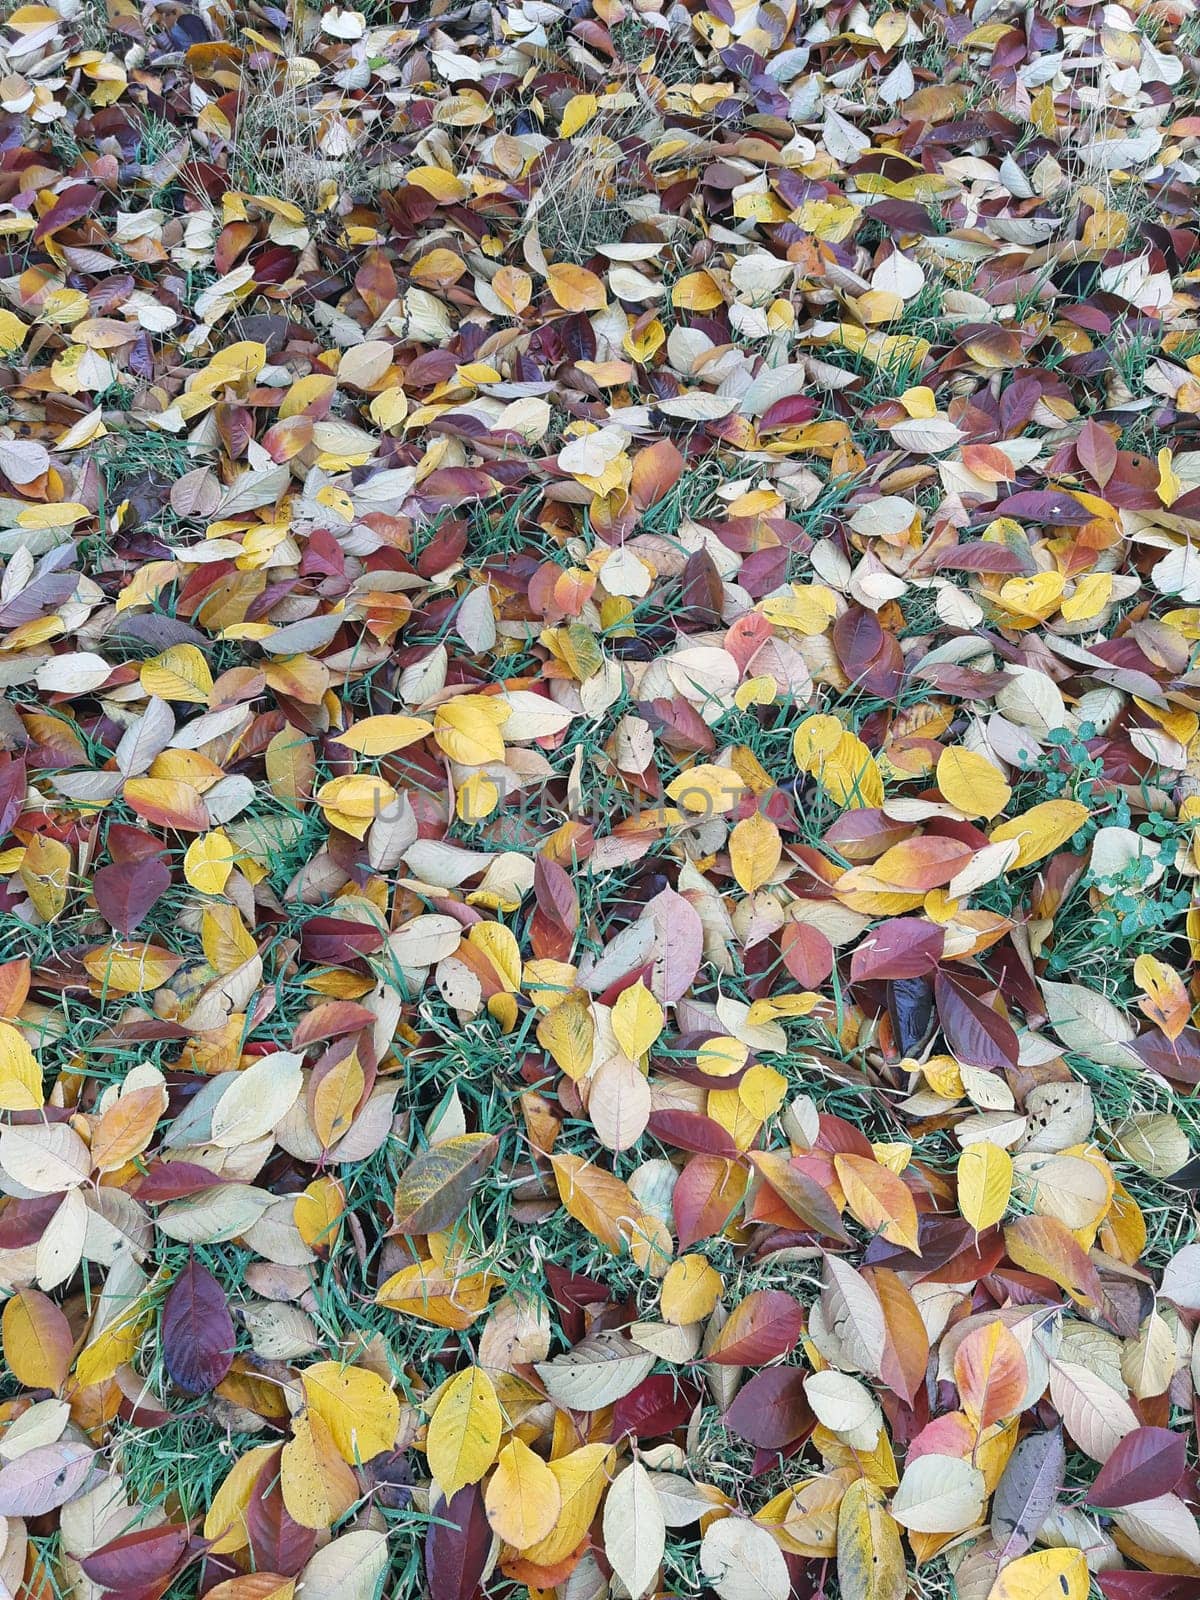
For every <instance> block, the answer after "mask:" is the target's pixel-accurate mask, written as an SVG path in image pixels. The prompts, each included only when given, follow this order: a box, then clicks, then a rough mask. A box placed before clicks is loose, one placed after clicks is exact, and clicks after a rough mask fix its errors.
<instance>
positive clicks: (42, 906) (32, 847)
mask: <svg viewBox="0 0 1200 1600" xmlns="http://www.w3.org/2000/svg"><path fill="white" fill-rule="evenodd" d="M20 876H21V882H22V883H23V884H24V885H25V892H26V894H27V895H28V896H29V898H30V899H31V900H32V901H33V908H34V910H35V911H36V912H37V914H38V916H39V917H41V919H42V921H43V922H53V921H54V920H55V919H56V918H57V917H59V916H60V915H61V914H62V910H63V907H64V906H65V905H66V903H67V890H68V889H69V888H70V884H71V852H70V850H69V849H68V848H67V846H66V845H65V844H63V842H62V841H61V840H60V839H52V838H51V837H50V836H49V834H45V833H35V834H34V836H33V838H32V839H30V841H29V843H28V844H27V845H26V847H25V854H24V856H23V858H22V860H21V869H20Z"/></svg>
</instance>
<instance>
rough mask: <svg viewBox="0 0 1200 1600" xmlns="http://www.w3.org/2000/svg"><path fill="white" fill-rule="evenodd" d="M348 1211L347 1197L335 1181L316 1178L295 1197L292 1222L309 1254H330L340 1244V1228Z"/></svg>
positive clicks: (333, 1179) (334, 1179)
mask: <svg viewBox="0 0 1200 1600" xmlns="http://www.w3.org/2000/svg"><path fill="white" fill-rule="evenodd" d="M345 1209H346V1196H345V1194H344V1192H343V1190H342V1186H341V1184H340V1183H338V1181H337V1179H336V1178H314V1179H313V1181H312V1182H311V1183H310V1184H309V1186H308V1188H307V1189H304V1190H302V1192H301V1193H300V1194H298V1195H297V1196H296V1209H295V1211H294V1212H293V1213H292V1220H293V1222H294V1223H295V1224H296V1231H297V1232H298V1233H299V1235H300V1237H301V1238H302V1239H303V1240H304V1242H305V1244H306V1245H307V1246H308V1248H309V1249H310V1250H320V1251H325V1252H328V1251H329V1250H330V1249H331V1247H332V1246H333V1245H334V1244H335V1243H336V1241H337V1228H338V1223H339V1222H340V1220H341V1218H342V1215H343V1214H344V1212H345Z"/></svg>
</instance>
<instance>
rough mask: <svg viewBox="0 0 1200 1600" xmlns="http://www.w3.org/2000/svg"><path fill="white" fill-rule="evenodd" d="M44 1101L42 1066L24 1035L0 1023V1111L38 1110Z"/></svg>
mask: <svg viewBox="0 0 1200 1600" xmlns="http://www.w3.org/2000/svg"><path fill="white" fill-rule="evenodd" d="M45 1103H46V1097H45V1095H44V1093H43V1092H42V1069H41V1067H40V1066H39V1065H38V1060H37V1057H36V1056H35V1055H34V1053H33V1051H32V1050H31V1049H30V1048H29V1045H28V1043H27V1042H26V1039H25V1035H24V1034H23V1033H21V1032H20V1030H19V1029H17V1028H14V1027H13V1025H12V1023H11V1022H0V1111H40V1110H41V1108H42V1107H43V1106H44V1105H45Z"/></svg>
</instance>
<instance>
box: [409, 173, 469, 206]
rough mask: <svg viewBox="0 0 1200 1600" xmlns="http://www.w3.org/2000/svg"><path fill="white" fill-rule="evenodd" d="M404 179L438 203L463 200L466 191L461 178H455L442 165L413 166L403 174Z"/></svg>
mask: <svg viewBox="0 0 1200 1600" xmlns="http://www.w3.org/2000/svg"><path fill="white" fill-rule="evenodd" d="M404 181H405V182H406V183H413V184H416V186H417V188H418V189H424V191H425V193H426V194H428V195H432V196H433V198H434V199H435V200H436V201H437V202H438V204H439V205H453V204H455V202H456V201H459V200H464V199H465V198H466V196H467V192H468V191H467V186H466V184H465V183H464V182H463V181H462V179H461V178H456V177H455V175H454V174H453V173H452V172H446V171H445V170H444V169H443V168H442V167H413V169H412V170H411V172H406V173H405V174H404Z"/></svg>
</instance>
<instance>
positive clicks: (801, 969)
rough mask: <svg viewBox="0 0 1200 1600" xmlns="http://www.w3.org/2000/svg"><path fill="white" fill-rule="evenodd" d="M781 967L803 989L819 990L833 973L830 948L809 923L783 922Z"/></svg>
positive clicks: (780, 945) (780, 937)
mask: <svg viewBox="0 0 1200 1600" xmlns="http://www.w3.org/2000/svg"><path fill="white" fill-rule="evenodd" d="M779 947H780V949H781V951H782V952H783V964H784V966H785V967H786V968H787V969H788V971H789V972H790V973H791V975H792V977H793V978H795V980H796V982H797V983H799V984H802V985H803V986H804V988H806V989H819V988H820V987H821V985H822V984H823V983H824V982H825V980H826V978H828V977H829V974H830V973H831V972H832V971H833V946H832V945H831V944H830V942H829V940H828V939H827V938H826V937H825V935H824V934H823V933H822V932H821V930H820V928H814V927H813V926H812V924H811V923H808V922H785V923H784V925H783V931H782V932H781V934H780V935H779Z"/></svg>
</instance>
